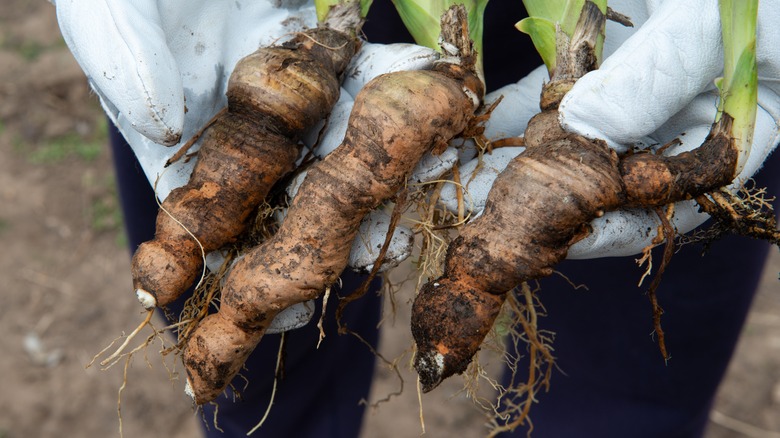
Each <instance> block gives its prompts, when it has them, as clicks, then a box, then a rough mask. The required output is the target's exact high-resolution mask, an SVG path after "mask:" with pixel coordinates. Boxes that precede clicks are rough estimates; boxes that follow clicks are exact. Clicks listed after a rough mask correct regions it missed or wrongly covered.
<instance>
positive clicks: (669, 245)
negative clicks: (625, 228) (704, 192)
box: [640, 204, 676, 362]
mask: <svg viewBox="0 0 780 438" xmlns="http://www.w3.org/2000/svg"><path fill="white" fill-rule="evenodd" d="M673 206H674V204H670V205H669V206H668V207H667V211H666V212H664V211H663V210H662V209H660V208H656V214H657V215H658V218H659V219H660V220H661V226H660V229H659V235H658V236H656V238H655V239H653V242H655V241H656V239H658V240H660V241H665V242H666V244H665V245H664V253H663V258H662V260H661V265H660V266H659V267H658V272H656V273H655V276H654V277H653V281H652V282H650V286H649V287H648V289H647V297H648V299H649V300H650V304H651V306H652V308H653V333H654V334H655V335H656V336H657V337H658V349H659V350H660V351H661V356H663V358H664V362H668V361H669V359H670V358H671V356H669V352H668V350H667V349H666V335H665V333H664V331H663V328H661V316H662V315H663V314H664V309H663V308H661V306H660V305H659V304H658V296H657V294H656V291H657V290H658V286H659V285H660V284H661V278H662V277H663V273H664V271H665V270H666V267H667V266H669V262H671V260H672V256H673V255H674V249H675V245H674V236H675V234H676V232H675V230H674V227H673V226H672V224H671V222H670V221H669V218H670V217H671V216H672V213H673V212H674V208H673ZM648 253H649V252H648ZM648 273H649V270H648V271H647V272H645V275H644V276H646V275H647V274H648ZM644 276H642V278H644ZM640 284H641V281H640Z"/></svg>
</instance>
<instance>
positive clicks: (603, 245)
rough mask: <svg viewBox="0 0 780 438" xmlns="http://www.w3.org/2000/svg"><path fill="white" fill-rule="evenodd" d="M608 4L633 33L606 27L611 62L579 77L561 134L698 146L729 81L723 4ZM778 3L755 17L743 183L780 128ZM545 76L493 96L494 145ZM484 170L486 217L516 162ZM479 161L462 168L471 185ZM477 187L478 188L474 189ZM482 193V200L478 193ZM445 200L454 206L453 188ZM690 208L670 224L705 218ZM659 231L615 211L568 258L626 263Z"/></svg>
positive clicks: (648, 221) (622, 143)
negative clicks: (754, 76) (755, 82)
mask: <svg viewBox="0 0 780 438" xmlns="http://www.w3.org/2000/svg"><path fill="white" fill-rule="evenodd" d="M610 7H611V8H612V9H614V10H615V11H617V12H620V13H622V14H625V15H628V16H629V17H630V18H631V20H632V22H633V23H634V27H633V28H626V27H623V26H621V25H619V24H616V23H612V22H608V23H607V29H606V35H607V37H606V40H605V47H604V53H605V56H606V57H607V59H606V60H605V61H604V63H603V65H602V66H601V67H600V68H599V69H598V70H596V71H594V72H591V73H588V74H587V75H585V76H584V77H583V78H581V79H580V80H579V81H578V82H577V83H576V84H575V85H574V87H573V88H572V90H571V91H569V93H568V94H567V95H566V96H565V97H564V99H563V101H562V103H561V105H560V120H561V123H562V124H563V126H564V128H565V129H567V130H570V131H572V132H576V133H579V134H581V135H584V136H586V137H589V138H599V139H603V140H606V141H607V143H608V144H609V146H610V147H612V148H614V149H616V150H618V151H620V152H623V151H626V150H627V149H628V148H629V147H631V146H632V145H640V146H641V145H644V146H648V147H651V146H659V145H663V144H665V143H667V142H669V141H671V140H672V139H674V138H679V139H680V140H682V142H683V143H682V145H680V146H677V147H674V148H670V149H669V150H668V152H667V154H671V155H674V154H677V153H679V152H682V151H684V150H690V149H692V148H696V147H698V146H699V145H700V144H701V143H702V141H703V140H704V138H705V137H706V135H707V133H708V132H709V129H710V126H711V124H712V122H713V121H714V119H715V111H716V101H717V97H718V95H717V90H716V89H715V87H714V85H713V82H714V80H715V78H716V77H718V76H720V75H721V74H722V68H723V55H722V50H723V49H722V44H721V29H720V19H719V15H718V6H717V0H688V1H685V2H679V1H676V0H666V1H662V0H613V1H611V2H610ZM778 20H780V1H778V0H761V1H760V2H759V11H758V30H757V61H758V76H759V93H758V103H759V108H758V113H757V116H756V127H755V133H754V136H753V149H752V152H751V154H750V157H749V159H748V161H747V164H746V166H745V168H744V169H743V170H742V172H741V173H740V174H739V177H738V178H737V181H744V180H745V179H747V178H749V177H750V176H752V175H753V174H754V173H755V172H756V171H757V170H758V169H759V168H760V167H761V165H762V164H763V162H764V160H765V159H766V158H767V156H768V155H769V153H770V152H771V151H772V150H773V148H774V147H775V146H776V145H777V143H778V140H779V137H778V123H779V122H780V47H778V44H777V42H778V41H780V29H779V28H778V26H777V24H776V23H777V22H778ZM545 80H547V75H546V70H545V69H544V68H540V69H537V70H536V71H534V72H533V73H531V74H530V75H529V76H528V77H526V78H524V79H523V80H521V81H520V82H518V83H517V84H513V85H510V86H507V87H504V88H503V89H501V90H499V91H498V92H495V93H492V94H491V95H489V96H488V97H487V98H486V101H487V102H489V101H491V100H492V99H495V98H496V97H497V95H499V94H504V96H505V98H504V100H503V101H502V103H501V104H500V105H499V106H498V107H497V108H496V110H495V111H494V112H493V115H492V117H491V119H490V122H489V123H488V127H487V131H486V133H487V135H488V138H492V139H497V138H502V137H512V136H517V135H521V134H522V132H523V130H524V129H525V126H526V124H527V122H528V120H529V119H530V117H531V116H532V115H533V114H535V113H536V112H538V106H536V102H538V99H539V97H538V96H539V93H540V91H541V86H542V83H543V81H545ZM511 152H512V153H502V154H503V155H504V157H497V158H491V160H492V162H489V163H488V165H486V166H483V167H482V168H481V170H480V171H479V172H478V174H479V178H475V180H474V181H473V182H472V183H471V185H470V186H469V194H470V195H471V196H470V199H471V200H472V202H473V204H474V205H475V211H479V208H480V205H482V206H484V196H486V194H487V190H488V188H489V187H490V185H492V181H493V180H494V179H495V175H496V174H497V173H498V172H500V171H501V170H503V168H504V167H505V166H506V164H507V162H508V161H509V160H508V159H506V158H507V157H506V156H514V155H516V154H517V153H519V149H516V150H514V151H511ZM475 167H476V165H475V164H470V165H469V166H464V168H463V169H462V170H461V180H462V181H467V180H468V179H469V178H470V177H471V175H470V174H469V169H471V171H473V169H474V168H475ZM472 186H473V187H472ZM482 193H484V196H483V195H481V194H482ZM445 194H447V196H448V199H449V202H450V204H453V200H454V188H453V187H451V186H450V187H449V188H448V192H443V193H442V197H444V196H445ZM697 210H698V208H697V206H696V204H695V203H694V202H693V201H685V202H678V203H677V204H676V205H675V215H674V218H673V220H672V223H673V224H674V225H675V226H676V227H677V231H678V232H680V233H685V232H688V231H690V230H692V229H693V228H695V227H696V226H698V225H700V224H701V223H703V222H704V221H705V220H706V219H707V218H708V216H707V215H705V214H701V213H698V211H697ZM658 224H659V220H658V218H657V217H656V216H655V213H652V212H649V211H646V210H642V209H630V210H629V209H626V210H621V211H616V212H610V213H607V214H606V215H604V216H603V217H601V218H599V219H596V220H594V221H593V222H592V224H591V225H592V227H593V233H592V234H591V235H590V236H588V237H587V238H586V239H584V240H582V241H580V242H578V243H577V244H575V245H574V246H572V248H571V249H570V250H569V254H568V257H569V258H596V257H606V256H624V255H632V254H636V253H638V252H641V251H642V249H643V248H645V247H646V246H648V245H650V243H651V241H652V239H653V237H655V233H654V232H650V233H648V232H647V230H648V229H650V230H655V229H656V228H657V226H658Z"/></svg>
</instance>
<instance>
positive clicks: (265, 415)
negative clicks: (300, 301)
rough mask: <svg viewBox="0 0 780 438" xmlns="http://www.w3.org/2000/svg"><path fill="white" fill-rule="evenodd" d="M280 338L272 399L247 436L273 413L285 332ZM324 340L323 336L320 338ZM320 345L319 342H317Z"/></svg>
mask: <svg viewBox="0 0 780 438" xmlns="http://www.w3.org/2000/svg"><path fill="white" fill-rule="evenodd" d="M322 313H323V314H324V313H325V310H324V309H323V312H322ZM280 338H281V339H280V340H279V352H278V353H277V354H276V368H275V369H274V385H273V387H272V388H271V400H269V401H268V407H267V408H266V409H265V413H264V414H263V418H261V419H260V421H259V422H258V423H257V425H255V427H253V428H252V430H250V431H249V432H247V433H246V434H247V436H249V435H252V434H253V433H255V431H256V430H257V429H260V427H262V426H263V424H265V420H266V419H268V414H270V413H271V406H273V404H274V399H275V398H276V385H277V383H278V382H279V373H280V371H281V369H282V355H283V352H284V341H285V332H282V335H281V336H280ZM320 340H322V338H320ZM317 346H318V347H319V344H317ZM214 420H215V427H216V418H215V419H214Z"/></svg>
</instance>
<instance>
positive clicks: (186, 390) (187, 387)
mask: <svg viewBox="0 0 780 438" xmlns="http://www.w3.org/2000/svg"><path fill="white" fill-rule="evenodd" d="M184 393H185V394H187V396H189V398H191V399H192V401H193V402H194V401H195V391H193V390H192V385H191V384H190V378H189V377H187V383H185V384H184Z"/></svg>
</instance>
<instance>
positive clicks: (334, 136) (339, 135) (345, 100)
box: [302, 88, 355, 159]
mask: <svg viewBox="0 0 780 438" xmlns="http://www.w3.org/2000/svg"><path fill="white" fill-rule="evenodd" d="M354 103H355V101H354V100H352V96H350V95H349V93H347V92H346V91H345V90H344V89H343V88H342V89H341V94H340V95H339V100H338V102H336V104H335V105H334V106H333V109H332V110H331V112H330V115H329V116H328V117H327V119H325V120H322V121H320V122H319V123H318V124H317V126H315V127H314V128H313V129H311V130H310V131H309V132H307V133H306V135H304V136H303V139H302V140H303V143H304V144H305V145H307V146H309V147H310V148H313V151H314V154H315V155H316V156H317V157H318V158H320V159H322V158H325V157H326V156H327V155H328V154H330V153H331V152H333V150H334V149H336V148H337V147H339V146H340V145H341V142H342V141H344V135H345V134H346V133H347V121H348V120H349V114H350V113H351V112H352V105H354Z"/></svg>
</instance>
